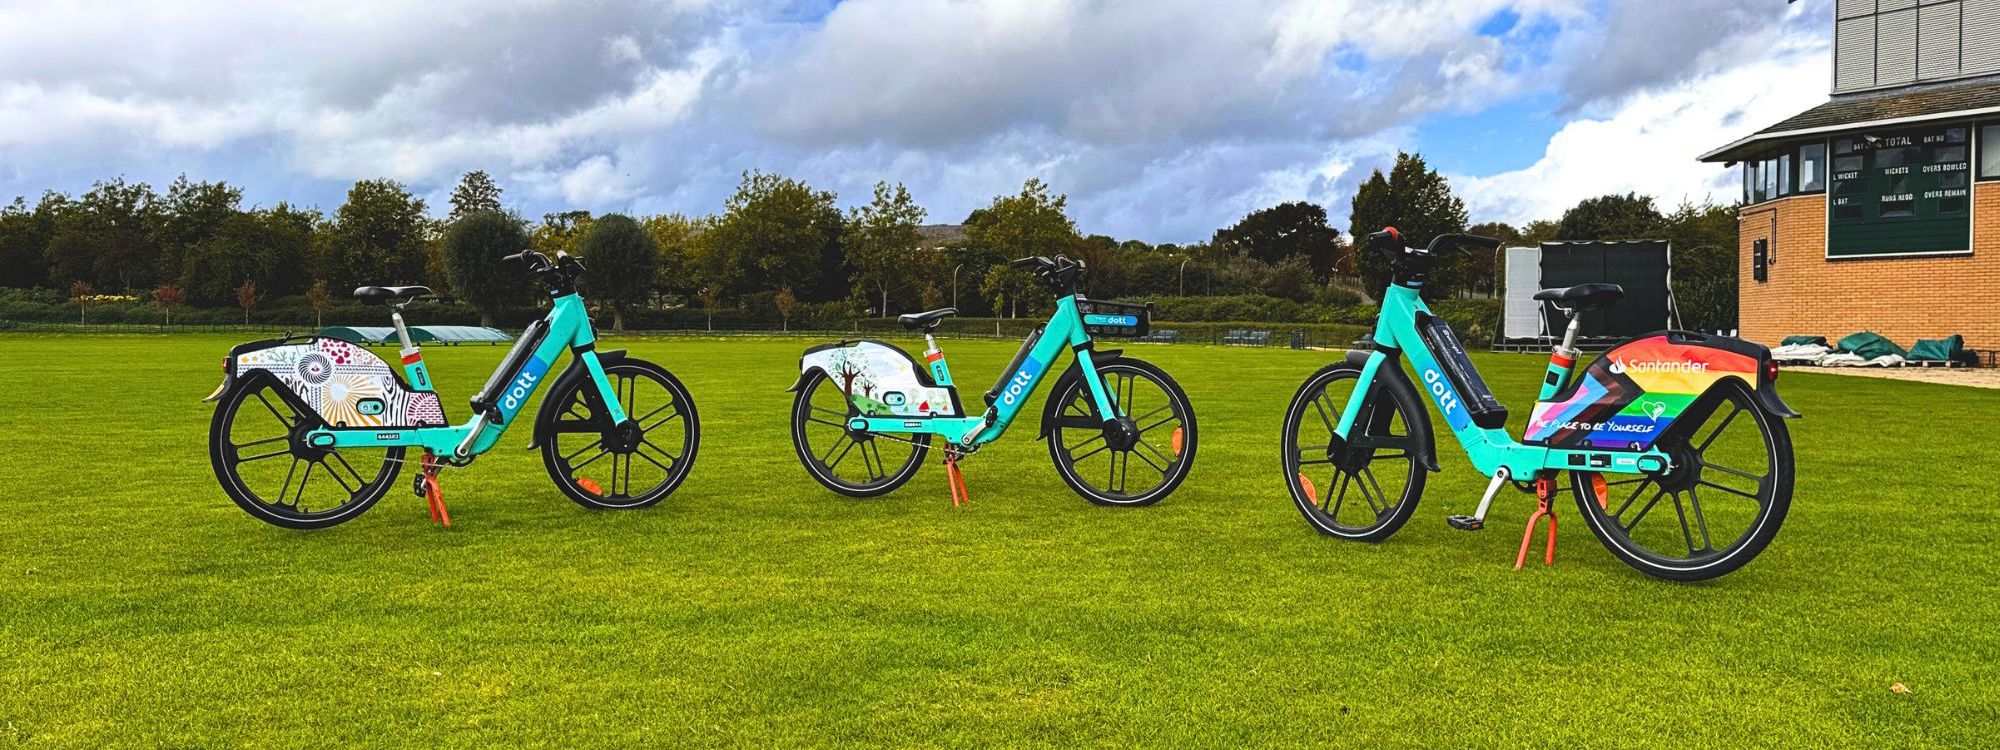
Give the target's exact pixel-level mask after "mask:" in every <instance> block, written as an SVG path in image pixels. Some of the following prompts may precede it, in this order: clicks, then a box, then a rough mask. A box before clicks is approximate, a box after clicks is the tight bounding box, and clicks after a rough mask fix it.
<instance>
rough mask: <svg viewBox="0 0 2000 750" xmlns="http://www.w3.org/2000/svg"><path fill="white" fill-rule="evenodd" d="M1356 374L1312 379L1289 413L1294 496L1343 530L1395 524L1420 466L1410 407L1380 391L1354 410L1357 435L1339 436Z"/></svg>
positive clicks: (1290, 477) (1359, 530)
mask: <svg viewBox="0 0 2000 750" xmlns="http://www.w3.org/2000/svg"><path fill="white" fill-rule="evenodd" d="M1357 382H1358V381H1357V379H1356V375H1355V373H1353V372H1350V371H1344V370H1343V371H1336V372H1332V373H1328V374H1327V375H1326V376H1324V377H1322V378H1321V379H1319V380H1317V381H1315V382H1313V383H1312V384H1311V385H1309V386H1307V387H1306V389H1304V392H1303V393H1302V396H1301V397H1300V398H1298V399H1297V400H1295V401H1294V402H1293V404H1292V413H1291V414H1289V415H1287V416H1286V424H1287V425H1288V426H1287V427H1286V430H1285V461H1286V464H1285V468H1286V474H1287V479H1288V481H1290V482H1291V484H1292V489H1293V494H1294V497H1296V498H1299V502H1300V503H1301V505H1302V506H1304V507H1305V508H1306V509H1307V511H1308V512H1309V513H1311V514H1312V515H1313V517H1314V518H1315V519H1317V521H1318V522H1319V523H1320V524H1322V525H1324V526H1326V527H1329V528H1332V529H1335V530H1338V531H1340V532H1341V533H1344V534H1366V533H1368V532H1371V531H1374V530H1375V529H1378V528H1380V527H1381V526H1382V525H1383V524H1386V523H1389V522H1390V521H1391V520H1393V519H1394V518H1395V517H1396V512H1397V511H1398V510H1399V509H1401V508H1402V507H1403V504H1404V503H1406V502H1409V501H1410V500H1411V498H1410V497H1409V495H1411V494H1412V493H1411V492H1409V489H1410V488H1411V487H1413V486H1414V485H1415V483H1416V481H1417V479H1418V472H1420V471H1422V470H1423V469H1422V467H1421V466H1420V465H1419V464H1418V463H1417V451H1416V450H1415V448H1416V444H1415V441H1414V439H1413V438H1412V437H1411V435H1410V424H1411V420H1413V419H1419V418H1421V417H1420V416H1419V415H1417V414H1414V413H1406V410H1408V409H1409V406H1407V405H1403V404H1389V403H1385V401H1388V400H1389V399H1388V398H1387V396H1386V395H1385V394H1384V393H1383V392H1380V391H1378V392H1377V393H1376V394H1375V395H1374V396H1373V397H1371V398H1369V399H1368V400H1367V401H1366V402H1364V403H1363V405H1362V407H1361V408H1362V411H1361V413H1359V414H1356V415H1355V418H1354V428H1353V430H1352V432H1353V435H1352V437H1353V439H1352V440H1351V441H1348V442H1345V443H1343V442H1341V441H1339V440H1338V439H1336V437H1335V432H1336V430H1337V429H1338V428H1339V425H1340V418H1341V413H1342V412H1341V410H1342V409H1344V408H1346V406H1347V402H1348V399H1349V397H1350V396H1351V395H1352V394H1353V393H1354V386H1355V384H1356V383H1357Z"/></svg>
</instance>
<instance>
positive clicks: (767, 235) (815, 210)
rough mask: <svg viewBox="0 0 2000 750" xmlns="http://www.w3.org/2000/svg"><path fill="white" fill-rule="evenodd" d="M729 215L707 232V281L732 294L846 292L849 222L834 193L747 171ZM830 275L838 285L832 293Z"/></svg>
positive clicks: (826, 295) (821, 295)
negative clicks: (843, 251) (844, 252)
mask: <svg viewBox="0 0 2000 750" xmlns="http://www.w3.org/2000/svg"><path fill="white" fill-rule="evenodd" d="M724 207H725V210H724V211H723V214H722V217H721V219H720V220H718V221H717V222H716V223H715V226H714V227H712V228H710V229H709V230H708V231H707V232H706V233H705V235H706V238H705V241H706V243H707V245H708V247H707V248H706V250H707V252H705V253H704V257H703V259H702V265H703V268H702V269H701V270H702V277H703V279H704V280H705V282H706V285H708V286H714V287H716V288H717V289H718V290H720V291H721V292H722V293H723V294H725V295H740V294H744V293H747V292H751V291H768V290H775V289H779V288H783V287H787V286H789V287H792V288H793V289H795V290H805V289H813V290H815V291H816V292H819V294H817V295H814V296H816V297H817V298H819V299H828V298H830V297H834V296H839V295H840V294H843V293H845V291H846V287H847V283H846V278H845V276H846V274H845V273H844V272H842V270H841V261H840V241H841V235H842V233H843V229H844V224H845V223H846V222H845V221H844V219H843V218H842V217H841V215H840V209H839V208H836V207H835V206H834V194H833V193H830V192H826V191H822V190H814V189H812V187H810V186H808V185H806V184H805V183H803V182H800V181H798V180H794V179H791V178H789V177H783V176H780V175H776V174H770V173H765V172H756V171H752V172H745V173H744V174H743V182H742V183H741V184H740V185H738V186H737V188H736V193H735V194H734V195H731V196H730V197H729V200H728V201H727V202H726V203H725V204H724ZM829 272H831V273H832V278H833V279H834V280H835V281H836V282H837V283H838V287H837V288H835V289H833V290H831V293H830V294H829V293H828V292H829V290H827V288H826V287H827V285H826V283H824V282H825V281H826V279H827V278H828V275H829Z"/></svg>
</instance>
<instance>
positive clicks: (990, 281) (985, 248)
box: [965, 179, 1081, 315]
mask: <svg viewBox="0 0 2000 750" xmlns="http://www.w3.org/2000/svg"><path fill="white" fill-rule="evenodd" d="M1068 209H1069V197H1068V196H1065V195H1061V194H1052V193H1050V192H1049V186H1048V185H1047V184H1045V183H1043V182H1042V181H1041V180H1039V179H1030V180H1028V181H1027V182H1026V183H1025V184H1023V185H1022V186H1021V192H1019V193H1017V194H1014V195H1002V196H996V197H994V199H993V203H992V204H990V205H988V206H986V207H985V208H981V209H978V210H975V211H973V212H972V214H971V215H970V216H968V217H966V222H965V241H966V244H967V245H968V246H969V247H970V248H971V249H973V251H974V252H976V253H977V254H978V257H979V258H980V259H981V260H984V261H985V263H986V264H987V265H986V267H984V268H981V269H979V273H980V274H981V277H982V278H983V281H982V282H981V284H980V288H981V291H983V292H985V295H986V297H987V298H988V299H994V300H1005V309H1006V311H1007V312H1008V313H1010V314H1014V315H1018V314H1020V313H1022V312H1034V311H1036V310H1038V309H1040V308H1041V307H1043V306H1044V303H1045V302H1046V295H1042V294H1037V293H1035V292H1034V291H1032V290H1034V289H1035V285H1034V279H1033V277H1031V276H1028V275H1027V274H1026V273H1023V272H1021V271H1016V270H1013V269H1009V268H1007V267H1006V266H1005V265H1004V264H1005V263H1006V261H1008V260H1011V259H1014V258H1025V257H1030V256H1054V255H1059V254H1064V253H1068V252H1071V251H1072V250H1074V249H1075V248H1076V246H1077V243H1078V242H1079V241H1080V239H1081V238H1079V237H1078V236H1077V233H1076V222H1074V221H1072V220H1071V219H1070V218H1069V215H1068V213H1067V211H1068ZM994 312H995V314H998V313H1000V312H1001V308H1000V303H999V302H996V303H995V308H994Z"/></svg>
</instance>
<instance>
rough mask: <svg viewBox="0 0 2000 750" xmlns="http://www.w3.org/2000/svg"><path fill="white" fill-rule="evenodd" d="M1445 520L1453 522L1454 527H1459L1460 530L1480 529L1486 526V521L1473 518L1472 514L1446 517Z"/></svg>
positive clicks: (1449, 522)
mask: <svg viewBox="0 0 2000 750" xmlns="http://www.w3.org/2000/svg"><path fill="white" fill-rule="evenodd" d="M1444 522H1445V523H1448V524H1451V527H1452V528H1454V529H1458V530H1459V531H1478V530H1480V529H1483V528H1486V522H1485V521H1481V520H1479V519H1477V518H1473V517H1472V516H1452V517H1450V518H1447V519H1444Z"/></svg>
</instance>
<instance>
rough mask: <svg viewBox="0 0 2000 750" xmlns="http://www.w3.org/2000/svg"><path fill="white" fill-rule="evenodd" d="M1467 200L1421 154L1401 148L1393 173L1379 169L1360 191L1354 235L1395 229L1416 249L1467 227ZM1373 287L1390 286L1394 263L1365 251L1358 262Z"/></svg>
mask: <svg viewBox="0 0 2000 750" xmlns="http://www.w3.org/2000/svg"><path fill="white" fill-rule="evenodd" d="M1466 221H1467V217H1466V212H1465V202H1464V201H1462V200H1459V199H1458V197H1457V196H1454V195H1452V194H1451V183H1450V182H1449V181H1447V180H1445V178H1444V176H1443V175H1440V174H1438V173H1437V170H1434V169H1431V168H1430V166H1429V165H1427V164H1425V163H1424V157H1423V156H1422V155H1419V154H1407V153H1402V152H1397V154H1396V165H1395V166H1394V167H1392V168H1391V169H1390V170H1389V173H1388V174H1387V175H1384V174H1382V170H1380V169H1377V170H1375V172H1374V174H1372V175H1370V176H1369V177H1368V181H1366V182H1364V183H1362V184H1361V189H1360V190H1358V191H1356V192H1355V194H1354V203H1353V220H1352V223H1351V224H1350V225H1349V227H1348V234H1350V235H1353V236H1355V237H1367V236H1368V235H1370V234H1373V233H1375V232H1377V231H1380V230H1381V229H1382V228H1383V227H1395V228H1396V229H1397V230H1398V231H1400V232H1402V234H1403V241H1404V243H1405V244H1408V245H1410V246H1411V247H1424V246H1426V245H1427V244H1429V243H1430V241H1431V240H1432V239H1434V238H1436V237H1437V236H1438V235H1440V234H1450V233H1452V232H1463V231H1465V225H1466ZM1357 265H1359V266H1360V269H1361V278H1362V282H1363V283H1364V284H1365V285H1366V286H1367V288H1368V289H1371V290H1373V289H1383V288H1386V287H1387V286H1388V284H1389V263H1388V260H1387V259H1386V258H1383V257H1382V254H1381V253H1376V252H1369V251H1366V249H1365V248H1364V249H1361V252H1360V257H1359V262H1358V264H1357Z"/></svg>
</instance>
